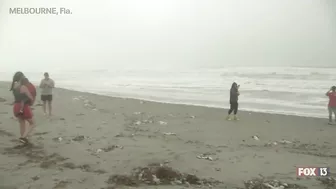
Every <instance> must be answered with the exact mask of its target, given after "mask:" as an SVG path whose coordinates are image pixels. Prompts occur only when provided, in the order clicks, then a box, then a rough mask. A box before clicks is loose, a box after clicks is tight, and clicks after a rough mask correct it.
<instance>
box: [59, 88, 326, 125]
mask: <svg viewBox="0 0 336 189" xmlns="http://www.w3.org/2000/svg"><path fill="white" fill-rule="evenodd" d="M58 89H61V90H67V91H75V92H80V93H84V94H89V95H98V96H104V97H107V98H119V99H124V100H125V99H127V100H141V101H145V102H152V103H159V104H171V105H183V106H193V107H199V108H214V109H218V110H221V111H223V114H225V115H226V114H227V111H228V110H229V108H224V107H220V106H210V105H209V106H207V105H202V104H188V103H178V102H176V103H174V102H168V101H160V100H152V99H148V98H135V97H130V96H125V97H122V96H117V95H112V94H111V95H108V94H105V93H94V92H88V91H80V90H74V89H68V88H58ZM228 106H229V105H228ZM239 112H245V113H260V114H271V115H278V116H295V117H302V118H316V119H324V120H327V116H328V115H327V113H328V112H327V109H326V116H325V117H319V116H310V115H302V114H286V113H278V112H264V111H258V110H249V109H244V108H239V110H238V114H239Z"/></svg>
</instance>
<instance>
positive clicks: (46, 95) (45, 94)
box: [40, 72, 55, 116]
mask: <svg viewBox="0 0 336 189" xmlns="http://www.w3.org/2000/svg"><path fill="white" fill-rule="evenodd" d="M54 87H55V82H54V80H52V79H51V78H50V77H49V73H48V72H45V73H44V79H42V80H41V83H40V88H41V89H42V91H41V100H42V102H43V113H44V115H47V111H46V108H47V107H46V106H47V104H46V102H47V101H48V110H49V116H51V111H52V99H53V96H52V90H53V88H54Z"/></svg>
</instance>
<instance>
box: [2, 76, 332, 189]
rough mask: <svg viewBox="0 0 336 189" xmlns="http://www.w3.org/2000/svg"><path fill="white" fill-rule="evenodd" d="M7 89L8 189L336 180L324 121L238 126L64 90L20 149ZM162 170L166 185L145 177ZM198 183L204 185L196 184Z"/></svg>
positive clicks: (221, 113) (204, 112)
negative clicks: (316, 170)
mask: <svg viewBox="0 0 336 189" xmlns="http://www.w3.org/2000/svg"><path fill="white" fill-rule="evenodd" d="M8 87H9V83H5V82H2V83H0V135H1V139H0V140H1V142H0V170H1V171H0V188H1V189H16V188H17V189H49V188H50V189H51V188H55V189H61V188H69V189H70V188H72V189H84V188H85V189H103V188H104V189H108V188H128V187H137V188H144V189H145V188H162V189H165V188H169V189H170V188H174V189H180V188H199V187H201V188H245V186H244V181H248V180H252V179H254V178H263V179H265V182H266V180H279V181H281V182H285V183H290V184H297V186H296V188H300V187H299V185H300V186H302V187H301V188H304V186H305V187H307V188H313V189H319V188H321V189H322V188H323V189H324V188H326V186H325V185H323V184H322V183H321V182H320V181H318V180H317V179H315V178H311V179H309V178H303V179H298V178H297V176H296V167H297V166H303V167H307V166H312V167H330V170H331V173H335V171H334V170H335V169H336V161H335V160H336V137H335V131H336V125H327V120H326V119H317V118H306V117H296V116H286V115H273V114H264V113H255V112H239V116H240V120H239V121H226V120H225V117H226V114H227V110H225V109H216V108H207V107H198V106H187V105H174V104H165V103H156V102H147V101H141V100H135V99H122V98H113V97H107V96H100V95H95V94H89V93H82V92H76V91H70V90H65V89H55V92H54V103H53V104H54V115H53V116H52V117H51V118H48V117H45V116H43V113H42V108H41V107H40V104H39V101H37V102H36V104H35V105H34V115H35V120H36V124H37V126H36V129H35V131H34V133H33V135H32V136H31V141H32V143H33V146H29V147H25V148H16V146H17V145H18V144H19V142H18V140H17V139H18V137H19V126H18V123H17V121H16V120H15V118H13V114H12V106H11V103H12V102H13V97H12V95H11V92H9V91H8ZM242 98H243V97H242ZM38 99H39V96H38ZM326 116H327V111H326ZM149 165H150V167H152V168H150V170H149V169H145V168H144V167H148V166H149ZM139 167H142V168H143V169H141V168H139ZM160 167H161V168H162V170H161V176H160V175H156V176H155V177H151V178H147V180H146V178H144V177H150V176H148V175H147V176H144V175H146V174H147V173H146V171H153V170H154V171H155V170H159V171H158V172H160ZM169 167H171V168H172V169H174V170H176V171H178V172H179V173H176V172H175V173H172V174H171V175H170V178H171V180H169V179H167V178H164V176H162V175H164V173H163V172H165V171H166V172H168V171H167V170H170V169H169ZM135 168H138V169H136V170H134V169H135ZM163 168H165V169H163ZM139 170H140V172H139ZM137 171H138V172H137ZM134 172H136V173H135V174H137V175H136V176H135V177H131V176H130V177H126V176H122V175H131V174H132V173H133V174H134ZM141 172H142V173H141ZM180 173H181V174H180ZM167 174H168V173H167ZM332 176H335V175H332ZM136 177H137V178H136ZM138 177H141V178H138ZM173 177H176V178H177V179H175V180H174V178H173ZM191 177H195V178H194V179H192V178H191ZM196 177H197V178H200V179H201V180H202V179H206V180H203V182H201V181H195V183H196V184H195V183H194V180H198V179H197V178H196ZM151 179H152V180H151ZM179 179H180V180H179ZM183 179H184V180H183ZM167 180H168V181H167ZM173 180H174V181H173ZM153 183H155V184H156V185H155V184H154V185H152V184H153ZM202 183H203V184H202ZM128 185H131V186H128ZM333 187H334V188H335V186H333ZM255 188H257V187H255ZM265 188H267V187H265ZM285 188H295V187H294V185H293V186H288V187H285Z"/></svg>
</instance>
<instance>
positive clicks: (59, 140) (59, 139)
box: [52, 137, 63, 142]
mask: <svg viewBox="0 0 336 189" xmlns="http://www.w3.org/2000/svg"><path fill="white" fill-rule="evenodd" d="M52 140H53V141H55V142H62V141H63V138H62V137H55V138H53V139H52Z"/></svg>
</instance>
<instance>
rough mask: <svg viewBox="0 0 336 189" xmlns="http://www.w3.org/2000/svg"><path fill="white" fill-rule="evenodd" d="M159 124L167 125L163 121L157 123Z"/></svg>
mask: <svg viewBox="0 0 336 189" xmlns="http://www.w3.org/2000/svg"><path fill="white" fill-rule="evenodd" d="M159 124H160V125H167V124H168V123H167V122H165V121H159Z"/></svg>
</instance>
